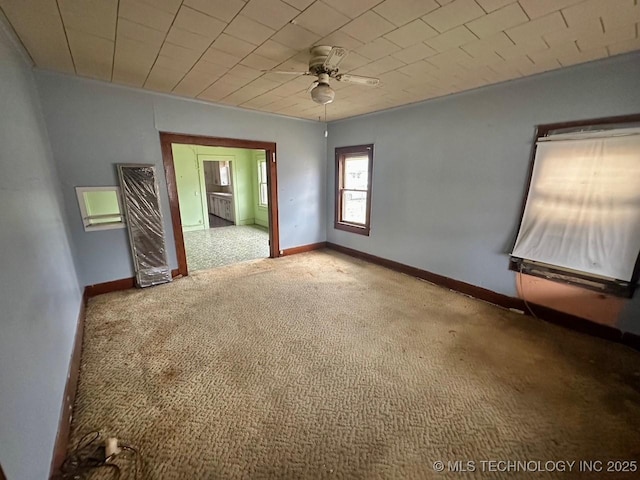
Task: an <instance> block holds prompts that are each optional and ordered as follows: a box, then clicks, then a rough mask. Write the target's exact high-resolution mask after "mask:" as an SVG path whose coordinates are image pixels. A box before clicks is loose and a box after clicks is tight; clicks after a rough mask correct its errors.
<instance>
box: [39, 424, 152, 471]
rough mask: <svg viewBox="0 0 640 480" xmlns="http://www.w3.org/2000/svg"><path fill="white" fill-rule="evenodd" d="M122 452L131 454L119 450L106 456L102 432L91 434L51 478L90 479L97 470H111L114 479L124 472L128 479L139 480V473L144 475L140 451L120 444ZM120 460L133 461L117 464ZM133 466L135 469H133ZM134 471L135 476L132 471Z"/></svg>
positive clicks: (77, 446) (83, 438)
mask: <svg viewBox="0 0 640 480" xmlns="http://www.w3.org/2000/svg"><path fill="white" fill-rule="evenodd" d="M114 441H115V439H114ZM119 445H120V450H122V451H124V452H126V453H128V454H131V455H126V454H123V453H122V452H121V451H120V450H118V453H117V454H115V453H114V454H113V455H110V456H108V457H107V456H106V453H105V446H104V439H103V438H102V435H101V433H100V432H89V433H87V434H86V435H84V436H83V437H82V438H81V439H80V440H79V441H78V443H77V445H76V447H75V448H74V449H73V451H72V452H71V453H70V454H69V455H68V456H67V458H65V459H64V462H63V463H62V467H60V472H59V473H58V474H57V475H54V476H53V477H51V478H52V479H53V480H66V479H74V480H76V479H85V478H89V477H90V476H91V475H92V474H93V473H94V472H95V470H97V469H110V470H111V471H112V472H113V477H112V478H114V479H119V478H120V476H121V474H122V472H123V470H124V471H125V472H126V473H127V476H126V478H133V479H134V480H136V479H137V478H138V472H140V474H141V475H142V473H143V472H142V456H141V455H140V453H139V452H138V450H137V449H136V448H134V447H132V446H129V445H125V444H122V443H120V444H119ZM116 457H117V460H120V459H127V460H131V459H133V464H131V462H130V461H126V462H124V463H123V462H118V463H119V464H117V463H116V462H115V460H116ZM132 465H133V467H132ZM132 469H133V476H132V475H131V470H132Z"/></svg>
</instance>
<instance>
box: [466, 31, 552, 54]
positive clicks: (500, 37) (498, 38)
mask: <svg viewBox="0 0 640 480" xmlns="http://www.w3.org/2000/svg"><path fill="white" fill-rule="evenodd" d="M543 43H544V42H543ZM513 47H514V44H513V42H512V41H511V39H509V37H507V36H506V35H505V34H504V32H500V33H497V34H495V35H491V36H490V37H486V38H483V39H482V40H474V41H473V42H469V43H467V44H465V45H464V46H463V47H462V49H463V50H464V51H465V52H467V53H468V54H469V55H471V56H472V57H473V58H483V57H485V56H486V55H487V54H491V53H495V52H497V51H498V49H500V48H513Z"/></svg>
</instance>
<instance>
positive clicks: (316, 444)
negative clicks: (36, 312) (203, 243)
mask: <svg viewBox="0 0 640 480" xmlns="http://www.w3.org/2000/svg"><path fill="white" fill-rule="evenodd" d="M94 429H101V430H102V431H104V432H106V433H109V434H112V435H117V436H118V437H120V438H124V439H126V440H128V441H129V442H131V443H132V444H134V445H137V446H138V447H139V448H140V450H141V451H142V453H143V455H144V458H145V461H146V477H145V478H150V479H205V478H206V479H241V478H242V479H261V478H279V479H306V478H331V479H351V478H353V479H355V478H358V479H383V478H384V479H425V478H427V479H428V478H543V479H552V478H569V477H571V478H594V479H595V478H612V479H613V478H616V479H618V478H637V477H634V476H633V474H629V475H627V476H625V475H617V474H603V473H596V474H574V475H570V476H568V475H566V474H564V473H558V472H551V473H522V472H521V473H510V474H501V473H495V472H483V471H481V463H480V462H481V461H483V460H505V461H506V460H532V461H533V460H537V461H547V460H554V461H558V460H607V459H618V460H640V355H639V354H638V353H637V352H634V351H632V350H630V349H627V348H625V347H622V346H620V345H617V344H613V343H609V342H606V341H603V340H599V339H596V338H592V337H588V336H585V335H582V334H578V333H575V332H572V331H568V330H565V329H563V328H560V327H556V326H554V325H550V324H547V323H544V322H541V321H537V320H534V319H531V318H528V317H524V316H521V315H518V314H515V313H511V312H509V311H505V310H502V309H499V308H497V307H494V306H491V305H489V304H486V303H483V302H480V301H476V300H473V299H470V298H468V297H465V296H463V295H459V294H456V293H453V292H450V291H448V290H445V289H442V288H439V287H436V286H433V285H431V284H428V283H425V282H422V281H419V280H417V279H414V278H411V277H408V276H404V275H401V274H398V273H395V272H392V271H389V270H386V269H384V268H381V267H377V266H375V265H371V264H368V263H366V262H362V261H359V260H354V259H351V258H349V257H346V256H343V255H341V254H338V253H335V252H331V251H320V252H310V253H306V254H300V255H295V256H291V257H284V258H280V259H277V260H269V259H265V260H257V261H253V262H246V263H242V264H238V265H232V266H227V267H223V268H218V269H215V270H210V271H206V272H198V273H196V274H194V275H192V276H190V277H187V278H184V279H179V280H176V281H174V282H173V283H172V284H167V285H162V286H158V287H153V288H150V289H146V290H130V291H126V292H118V293H113V294H108V295H102V296H99V297H96V298H93V299H91V300H90V302H89V306H88V312H87V320H86V328H85V341H84V350H83V357H82V369H81V374H80V381H79V391H78V395H77V401H76V406H75V415H74V419H73V425H72V441H74V442H75V441H77V440H78V438H79V437H80V436H81V435H82V434H83V433H85V432H87V431H90V430H94ZM438 460H442V461H445V462H447V461H455V460H462V461H464V462H468V461H473V462H476V463H475V465H476V472H475V473H473V474H466V475H463V474H461V473H446V472H445V473H434V470H433V464H434V462H435V461H438ZM487 465H489V464H487ZM487 468H489V467H488V466H487ZM574 468H576V469H577V468H578V467H577V466H575V467H574ZM109 474H110V472H103V474H102V475H103V476H102V477H96V478H110V477H109Z"/></svg>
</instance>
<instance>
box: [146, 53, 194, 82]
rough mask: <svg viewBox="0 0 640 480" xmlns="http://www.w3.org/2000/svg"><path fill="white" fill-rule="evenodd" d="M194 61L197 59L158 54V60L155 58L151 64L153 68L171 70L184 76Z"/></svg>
mask: <svg viewBox="0 0 640 480" xmlns="http://www.w3.org/2000/svg"><path fill="white" fill-rule="evenodd" d="M196 60H197V59H195V60H194V59H193V57H191V58H187V57H184V58H174V57H168V56H166V55H163V54H160V55H158V58H156V61H155V63H154V64H153V68H155V67H158V68H162V69H167V70H173V71H175V72H180V73H182V75H184V74H186V73H187V72H188V71H189V70H190V69H191V68H192V67H193V64H194V63H195V62H196ZM181 78H182V77H181Z"/></svg>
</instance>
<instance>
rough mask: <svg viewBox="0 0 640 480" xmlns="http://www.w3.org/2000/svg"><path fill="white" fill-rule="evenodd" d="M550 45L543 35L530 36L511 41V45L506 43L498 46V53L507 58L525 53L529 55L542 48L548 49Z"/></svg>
mask: <svg viewBox="0 0 640 480" xmlns="http://www.w3.org/2000/svg"><path fill="white" fill-rule="evenodd" d="M547 48H549V46H548V45H547V44H546V42H545V41H544V40H543V39H542V37H538V36H535V37H529V38H527V39H526V40H521V41H520V42H518V43H516V44H514V43H513V42H511V43H510V44H509V45H504V46H500V47H498V48H496V53H497V54H498V55H500V56H501V57H502V58H504V59H505V60H510V59H513V58H518V57H522V56H523V55H529V54H530V53H533V52H539V51H540V50H546V49H547Z"/></svg>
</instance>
